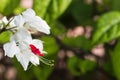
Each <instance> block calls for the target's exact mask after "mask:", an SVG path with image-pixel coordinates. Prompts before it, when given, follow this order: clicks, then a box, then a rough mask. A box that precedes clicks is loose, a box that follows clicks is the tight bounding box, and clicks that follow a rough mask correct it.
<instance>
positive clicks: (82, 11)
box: [69, 0, 92, 24]
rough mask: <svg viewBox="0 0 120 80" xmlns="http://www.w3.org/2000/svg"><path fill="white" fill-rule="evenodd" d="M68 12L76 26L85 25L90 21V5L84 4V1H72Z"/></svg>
mask: <svg viewBox="0 0 120 80" xmlns="http://www.w3.org/2000/svg"><path fill="white" fill-rule="evenodd" d="M69 10H70V12H71V14H72V16H73V17H74V18H75V20H76V22H78V24H86V22H88V21H89V20H90V19H91V16H92V5H90V4H86V3H85V1H84V0H73V2H72V4H71V5H70V7H69Z"/></svg>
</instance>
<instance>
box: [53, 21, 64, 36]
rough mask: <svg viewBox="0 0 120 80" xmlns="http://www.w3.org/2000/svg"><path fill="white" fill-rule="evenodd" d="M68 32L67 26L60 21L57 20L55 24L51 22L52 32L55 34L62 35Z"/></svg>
mask: <svg viewBox="0 0 120 80" xmlns="http://www.w3.org/2000/svg"><path fill="white" fill-rule="evenodd" d="M65 32H66V28H65V26H64V25H63V24H62V23H61V22H59V21H55V22H54V23H53V24H51V33H52V34H53V35H56V36H58V35H62V34H64V33H65Z"/></svg>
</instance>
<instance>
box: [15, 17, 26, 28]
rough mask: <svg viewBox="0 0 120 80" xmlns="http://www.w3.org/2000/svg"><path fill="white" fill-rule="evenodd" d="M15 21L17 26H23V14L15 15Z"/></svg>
mask: <svg viewBox="0 0 120 80" xmlns="http://www.w3.org/2000/svg"><path fill="white" fill-rule="evenodd" d="M14 23H15V25H16V26H17V27H23V25H24V23H25V20H24V18H23V17H22V15H18V16H15V19H14Z"/></svg>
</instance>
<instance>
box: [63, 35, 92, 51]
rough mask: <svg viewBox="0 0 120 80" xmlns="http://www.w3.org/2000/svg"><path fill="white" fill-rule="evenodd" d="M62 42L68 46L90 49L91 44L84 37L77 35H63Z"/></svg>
mask: <svg viewBox="0 0 120 80" xmlns="http://www.w3.org/2000/svg"><path fill="white" fill-rule="evenodd" d="M62 42H63V43H64V44H65V45H67V46H70V47H77V48H83V49H87V50H88V49H90V48H91V44H90V41H89V40H88V39H86V38H85V37H84V36H78V37H75V38H74V37H71V38H68V37H65V38H63V39H62Z"/></svg>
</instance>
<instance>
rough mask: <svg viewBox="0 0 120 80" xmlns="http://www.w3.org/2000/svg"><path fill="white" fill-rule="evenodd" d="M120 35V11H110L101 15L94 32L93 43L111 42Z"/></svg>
mask: <svg viewBox="0 0 120 80" xmlns="http://www.w3.org/2000/svg"><path fill="white" fill-rule="evenodd" d="M119 36H120V13H119V12H109V13H106V14H104V15H102V16H101V17H100V19H99V20H98V24H97V26H96V29H95V30H94V33H93V38H92V40H93V41H92V43H104V42H109V41H111V40H113V39H115V38H117V37H119Z"/></svg>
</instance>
